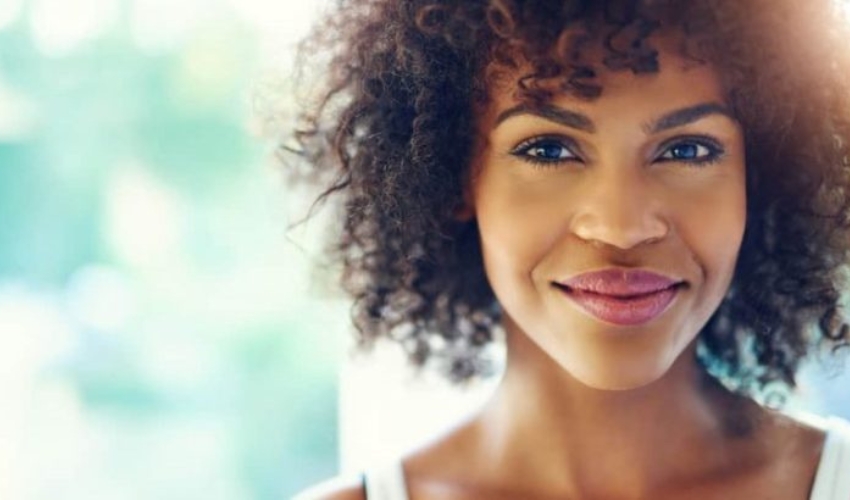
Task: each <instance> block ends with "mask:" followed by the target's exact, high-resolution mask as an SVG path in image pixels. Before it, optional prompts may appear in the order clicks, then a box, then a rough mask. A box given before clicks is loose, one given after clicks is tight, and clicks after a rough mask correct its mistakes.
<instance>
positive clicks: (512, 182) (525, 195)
mask: <svg viewBox="0 0 850 500" xmlns="http://www.w3.org/2000/svg"><path fill="white" fill-rule="evenodd" d="M519 182H520V183H522V181H519ZM534 192H535V190H534V189H518V188H517V179H511V178H509V177H508V178H504V177H500V176H495V175H494V176H487V175H486V174H485V175H484V176H482V178H480V179H479V180H478V183H477V186H476V190H475V195H474V203H475V212H476V218H477V221H478V229H479V233H480V238H481V248H482V252H483V256H484V265H485V269H486V272H487V277H488V279H489V280H490V284H491V286H492V288H493V290H494V292H495V293H496V296H497V297H498V298H499V301H500V302H502V303H503V304H507V303H514V302H517V301H524V300H526V299H527V297H529V295H528V294H527V292H528V291H529V290H530V289H531V288H533V287H534V286H535V284H534V280H533V276H534V273H535V269H537V268H538V267H539V265H540V263H541V261H542V260H543V259H544V258H545V256H546V255H547V254H548V253H549V251H550V249H551V247H552V246H553V245H555V244H556V243H557V241H558V240H559V238H560V236H561V232H562V231H561V229H560V228H559V223H558V220H559V215H558V214H557V213H555V211H556V210H554V209H555V208H556V207H557V204H555V205H554V206H553V205H552V204H545V203H541V198H540V197H539V196H532V195H531V193H534ZM523 297H525V298H526V299H523Z"/></svg>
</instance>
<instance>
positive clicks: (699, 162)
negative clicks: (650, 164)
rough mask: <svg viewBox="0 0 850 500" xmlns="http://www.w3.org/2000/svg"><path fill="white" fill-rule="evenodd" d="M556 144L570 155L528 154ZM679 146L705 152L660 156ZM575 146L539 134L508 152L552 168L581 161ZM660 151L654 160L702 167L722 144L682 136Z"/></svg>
mask: <svg viewBox="0 0 850 500" xmlns="http://www.w3.org/2000/svg"><path fill="white" fill-rule="evenodd" d="M551 146H556V147H560V148H563V149H564V150H565V151H566V152H567V154H569V155H570V156H567V157H564V158H553V159H544V158H541V157H538V156H532V155H530V154H528V153H529V152H530V151H531V150H533V149H535V148H543V147H551ZM681 146H696V147H697V148H704V149H705V150H707V153H705V154H703V155H702V156H700V157H697V158H695V159H686V158H678V159H677V158H662V156H664V155H666V154H668V153H670V152H671V151H672V150H673V149H674V148H676V147H681ZM574 149H575V146H574V145H573V144H572V141H570V140H567V139H566V138H564V137H560V136H539V137H532V138H531V139H528V140H525V141H523V142H521V143H520V144H518V145H517V146H516V147H515V148H513V149H512V150H511V152H510V154H512V155H513V156H516V157H519V158H521V159H522V160H523V161H526V162H528V163H530V164H531V165H532V166H534V167H538V168H553V167H557V166H558V165H560V164H562V163H565V162H573V161H581V157H579V155H577V154H576V153H575V152H574ZM660 149H661V153H660V154H658V155H656V157H655V159H656V161H660V162H664V163H666V162H678V163H685V164H689V165H691V166H694V167H704V166H708V165H711V164H714V163H717V162H718V161H719V160H720V159H721V158H722V157H723V155H724V153H725V150H724V149H723V146H722V145H721V144H720V142H718V141H717V140H716V139H713V138H711V137H708V136H702V135H697V136H684V137H676V138H674V139H671V140H669V141H667V142H665V143H664V144H663V145H662V146H661V148H660Z"/></svg>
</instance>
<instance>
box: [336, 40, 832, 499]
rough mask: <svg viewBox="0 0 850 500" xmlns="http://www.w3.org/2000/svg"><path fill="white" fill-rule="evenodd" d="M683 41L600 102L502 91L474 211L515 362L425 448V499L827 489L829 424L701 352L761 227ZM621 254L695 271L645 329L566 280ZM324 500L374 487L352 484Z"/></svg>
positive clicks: (712, 78) (419, 479) (411, 459)
mask: <svg viewBox="0 0 850 500" xmlns="http://www.w3.org/2000/svg"><path fill="white" fill-rule="evenodd" d="M663 42H664V40H658V41H657V44H656V46H659V48H660V49H661V57H660V62H661V71H660V72H659V73H657V74H650V75H639V76H638V75H634V74H631V73H628V72H617V73H613V72H603V73H602V74H601V75H600V81H601V84H602V85H603V88H604V91H603V95H602V97H600V98H599V99H596V100H594V101H581V100H579V99H576V98H574V97H571V96H569V95H559V96H557V97H556V98H555V99H554V100H553V101H552V102H551V103H549V104H550V105H551V106H552V107H551V108H549V109H548V110H547V111H546V112H543V113H541V112H540V111H539V110H534V111H532V110H529V109H525V108H521V107H520V108H517V106H518V105H520V103H519V102H518V101H516V100H515V99H514V97H513V91H512V90H513V89H511V88H510V87H505V88H495V89H493V92H492V100H491V102H490V104H489V106H488V108H487V109H486V110H484V111H483V113H482V115H481V120H480V123H479V130H480V134H479V135H480V138H481V141H480V144H479V146H478V152H477V155H476V161H475V164H474V167H475V169H474V170H475V175H474V177H473V179H472V181H471V184H470V190H469V196H468V198H469V207H468V209H467V210H468V214H467V216H470V217H475V218H476V219H477V221H478V224H479V228H480V235H481V243H482V248H483V253H484V260H485V268H486V271H487V276H488V279H489V280H490V283H491V285H492V287H493V290H494V292H495V293H496V295H497V297H498V299H499V302H500V304H501V305H502V307H503V310H504V327H505V329H506V331H507V339H508V364H507V369H506V373H505V376H504V379H503V381H502V383H501V384H500V386H499V388H498V389H497V392H496V394H495V395H494V396H493V398H492V399H491V401H490V402H489V403H488V404H487V405H486V406H485V407H484V408H483V409H482V410H481V412H480V413H478V414H477V415H476V416H475V417H473V418H472V419H470V420H469V421H467V422H464V423H463V424H461V425H459V426H458V427H456V428H454V429H453V430H451V431H450V432H448V433H447V434H446V435H444V436H442V437H440V438H439V439H436V440H435V441H434V442H433V443H431V444H430V445H428V446H426V447H424V448H422V449H419V450H417V451H415V452H414V453H412V454H410V455H409V456H408V457H406V458H405V460H404V467H405V474H406V479H407V483H408V492H409V495H410V497H411V499H413V500H418V499H471V498H489V499H501V498H505V499H507V498H522V499H535V498H539V499H550V498H551V499H555V498H559V499H564V498H570V499H576V498H580V499H597V498H601V499H668V498H669V499H673V498H693V499H715V498H716V499H729V498H748V499H750V498H752V499H757V498H765V499H767V498H770V499H795V500H804V499H806V498H808V496H809V492H810V489H811V485H812V481H813V479H814V474H815V470H816V465H817V462H818V460H819V456H820V451H821V448H822V445H823V438H824V436H823V435H822V433H821V432H820V431H818V430H815V429H812V428H809V427H806V426H803V425H802V424H799V423H797V422H795V421H792V420H789V419H787V418H786V417H783V416H780V415H778V414H776V413H774V412H770V411H768V410H765V409H762V408H760V407H758V406H756V405H755V404H754V403H752V402H750V401H749V400H747V399H745V398H740V397H737V396H734V395H732V394H730V393H729V392H728V391H726V390H725V389H724V388H722V387H720V386H719V385H718V384H716V383H714V382H713V381H712V380H711V379H710V378H709V377H708V376H707V375H705V374H704V373H703V372H702V370H701V368H699V366H698V365H697V363H696V360H695V341H696V338H697V335H698V333H699V331H700V328H702V326H703V325H704V324H705V322H706V321H707V320H708V319H709V317H710V316H711V314H712V313H713V312H714V311H715V310H716V308H717V307H718V305H719V304H720V302H721V301H722V299H723V297H724V295H725V293H726V291H727V289H728V286H729V283H730V281H731V279H732V276H733V272H734V268H735V262H736V259H737V255H738V250H739V247H740V243H741V239H742V236H743V232H744V227H745V221H746V182H745V171H746V166H745V162H744V158H745V155H744V146H743V133H742V130H741V128H740V126H739V125H738V123H737V122H736V121H735V120H734V119H732V118H731V117H730V116H728V115H727V114H725V113H724V111H723V110H724V99H723V92H722V89H721V88H720V85H719V84H718V79H717V76H716V74H715V73H714V72H713V71H712V69H711V68H710V67H709V66H704V65H703V66H695V65H693V64H689V63H687V62H686V61H684V60H682V59H680V58H679V57H678V56H676V55H674V53H673V52H672V51H669V50H666V49H665V47H664V46H665V44H664V43H663ZM700 106H702V107H700ZM694 109H697V110H702V111H707V110H708V112H704V113H694V112H693V110H694ZM682 110H691V112H690V113H682ZM569 113H573V114H580V115H581V116H582V117H583V118H582V119H576V116H574V115H573V114H569ZM676 113H678V115H677V114H676ZM541 114H542V115H543V116H541ZM671 117H672V118H679V119H678V120H675V119H671ZM665 118H666V120H665ZM577 127H578V128H577ZM541 136H545V137H547V139H545V141H541V140H540V139H539V137H541ZM535 138H537V139H535ZM706 138H708V139H706ZM529 140H531V141H532V142H531V143H529ZM535 141H536V142H535ZM709 145H710V146H712V147H714V148H715V149H714V150H712V149H711V148H708V147H706V146H709ZM709 150H712V151H714V153H716V154H713V157H712V161H710V162H698V161H696V160H695V159H694V157H698V158H702V157H704V156H705V155H706V154H707V152H710V151H709ZM540 157H544V159H545V158H548V159H557V161H551V162H547V163H545V164H543V165H538V164H536V163H535V161H537V160H540ZM610 267H617V268H640V269H647V270H651V271H653V272H656V273H660V274H663V275H665V276H669V277H672V278H675V279H676V280H678V281H680V282H682V283H683V284H682V286H681V288H680V291H679V292H678V294H677V296H676V298H675V299H674V301H673V303H672V304H671V305H670V306H669V307H668V308H667V309H666V310H665V311H664V312H663V313H662V314H661V315H660V316H658V317H657V318H655V319H653V320H652V321H649V322H647V323H644V324H641V325H637V326H621V325H614V324H611V323H607V322H605V321H601V320H599V319H598V318H595V317H593V316H592V315H590V314H588V313H587V312H585V311H584V310H582V309H581V308H580V307H578V306H577V305H576V304H574V303H573V302H572V301H571V300H570V299H568V298H567V297H566V296H565V295H564V293H563V292H562V291H560V290H559V289H558V288H557V287H555V286H553V283H554V282H556V281H559V280H563V279H566V278H569V277H571V276H575V275H577V274H580V273H583V272H586V271H595V270H599V269H605V268H610ZM518 409H521V411H517V410H518ZM319 498H335V499H354V498H358V499H359V498H363V496H362V491H361V490H360V487H359V486H358V485H354V484H348V485H345V484H343V485H336V486H334V487H333V488H332V491H331V492H330V493H327V494H324V495H320V496H319Z"/></svg>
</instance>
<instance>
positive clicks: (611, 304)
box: [558, 286, 679, 326]
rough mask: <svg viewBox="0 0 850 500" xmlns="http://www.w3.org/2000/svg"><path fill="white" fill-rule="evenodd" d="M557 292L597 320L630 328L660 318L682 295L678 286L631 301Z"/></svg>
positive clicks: (570, 292) (597, 295) (591, 294)
mask: <svg viewBox="0 0 850 500" xmlns="http://www.w3.org/2000/svg"><path fill="white" fill-rule="evenodd" d="M558 289H559V290H561V291H562V292H563V293H564V294H565V295H566V296H567V297H568V298H570V299H571V300H572V301H573V302H575V303H576V304H578V305H579V307H581V308H582V309H584V310H585V311H586V312H587V313H589V314H590V315H591V316H593V317H595V318H596V319H599V320H600V321H604V322H606V323H613V324H615V325H630V326H633V325H642V324H644V323H648V322H650V321H652V320H654V319H655V318H657V317H658V316H661V314H662V313H664V311H666V310H667V308H668V307H669V306H670V304H672V303H673V300H674V299H675V298H676V295H677V294H678V293H679V287H678V286H673V287H671V288H666V289H664V290H660V291H658V292H654V293H649V294H645V295H640V296H636V297H629V298H624V297H614V296H612V295H601V294H597V293H589V292H581V291H576V290H567V289H565V288H561V287H558Z"/></svg>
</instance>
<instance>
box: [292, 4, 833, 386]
mask: <svg viewBox="0 0 850 500" xmlns="http://www.w3.org/2000/svg"><path fill="white" fill-rule="evenodd" d="M841 14H842V11H841V10H840V8H839V3H838V2H837V1H835V0H809V1H806V2H800V1H799V0H747V1H741V0H644V1H639V0H616V1H615V0H611V1H590V0H584V1H582V0H574V1H569V0H563V1H533V0H525V1H523V0H339V1H337V2H336V6H335V8H334V9H333V12H332V13H330V14H329V15H327V17H326V18H325V20H324V22H323V23H322V24H320V25H319V26H317V28H316V29H315V32H314V34H313V36H312V37H311V38H310V39H308V40H307V41H306V42H305V43H304V45H303V46H302V56H305V55H308V54H309V56H310V58H314V57H315V56H316V54H325V55H328V56H329V57H330V59H329V64H328V66H327V74H326V77H327V79H326V84H327V87H326V91H325V92H324V93H323V94H322V98H321V100H320V102H319V104H317V105H316V106H314V107H312V108H310V109H307V110H305V111H304V112H303V114H302V115H301V119H302V128H301V129H300V131H299V132H298V133H297V134H296V139H297V144H298V147H297V148H294V151H295V152H296V153H298V155H300V157H302V158H304V159H306V161H307V163H308V164H309V165H311V167H312V169H314V170H313V171H314V173H318V174H321V175H320V178H322V179H324V180H325V181H326V182H327V183H328V184H325V188H324V191H323V193H322V195H321V196H320V200H324V199H325V198H328V197H332V196H335V197H340V201H341V202H342V203H341V206H342V218H341V221H342V227H341V228H340V229H341V231H340V233H338V234H339V239H337V240H335V241H334V242H333V245H332V252H333V255H335V256H337V257H338V258H339V259H340V261H341V262H342V265H343V283H344V285H345V288H346V290H347V291H348V292H350V294H351V295H352V296H353V299H354V306H353V319H354V323H355V325H356V327H357V332H358V333H357V335H358V339H359V343H360V345H361V346H364V347H368V346H370V345H372V344H373V343H374V341H375V340H376V339H378V338H381V337H387V338H392V339H395V340H397V341H398V342H399V343H400V344H401V345H402V346H403V347H404V349H405V350H406V352H407V353H408V355H409V357H410V359H411V360H412V361H413V363H415V364H416V365H420V366H421V365H424V364H426V363H430V362H434V363H436V364H437V365H438V366H439V367H440V369H442V370H444V371H445V373H446V374H447V375H448V376H449V377H450V378H451V379H453V380H455V381H461V380H466V379H469V378H470V377H473V376H476V375H481V374H483V373H487V372H488V371H490V369H491V366H490V364H489V363H488V358H487V356H486V355H485V354H484V352H485V348H486V347H487V346H488V345H489V344H491V343H492V342H493V339H494V332H495V330H496V328H498V325H499V314H500V308H499V305H498V303H497V302H496V299H495V297H494V296H493V293H492V291H491V289H490V287H489V285H488V283H487V279H486V276H485V274H484V270H483V264H482V259H481V249H480V247H479V240H478V231H477V227H476V223H475V221H474V220H472V221H463V220H459V219H458V218H457V217H456V216H455V214H456V211H457V209H458V207H460V206H462V205H463V190H464V186H465V183H466V182H467V180H468V178H469V175H470V172H469V169H470V158H471V154H472V147H473V141H474V139H475V137H474V130H475V127H474V124H475V119H476V112H477V111H478V110H480V109H481V106H482V105H484V104H486V103H487V99H488V95H487V89H488V88H489V86H490V85H492V84H493V82H494V81H496V80H497V79H500V78H503V77H504V76H505V75H509V76H510V75H516V74H517V73H516V72H517V70H518V68H520V67H522V68H530V69H528V70H527V71H525V72H524V73H523V74H521V75H520V76H519V77H518V78H517V80H516V83H517V85H518V87H517V88H518V91H519V94H520V95H521V96H522V98H523V99H526V100H528V101H529V102H530V103H535V102H545V101H546V100H547V99H549V98H551V97H552V92H571V93H573V94H575V95H577V96H580V97H582V98H585V99H593V98H595V97H597V96H598V95H600V94H601V93H602V92H604V89H603V88H601V87H600V86H599V85H598V84H597V82H596V80H595V78H594V77H595V75H596V72H597V71H598V69H599V67H600V65H604V66H605V67H607V68H609V69H615V70H622V71H633V72H635V73H642V72H654V71H658V70H659V67H658V61H657V50H656V49H655V48H654V47H653V46H652V44H651V43H650V40H649V37H650V35H651V34H653V33H655V32H657V31H659V30H665V33H673V34H675V35H676V39H677V40H679V41H680V42H681V43H680V50H681V52H682V54H683V55H685V56H687V57H688V58H689V59H690V60H692V61H694V63H695V64H706V63H707V64H711V65H712V66H713V67H714V68H715V69H716V71H717V73H718V74H719V76H720V79H721V83H722V85H723V88H724V89H725V92H726V94H727V98H728V104H729V106H730V108H731V109H732V110H733V113H734V115H735V117H736V118H737V119H738V121H739V122H740V123H741V124H742V127H743V130H744V134H745V146H746V152H747V158H746V160H747V196H748V219H747V228H746V233H745V237H744V243H743V246H742V248H741V253H740V257H739V261H738V267H737V269H736V273H735V276H734V279H733V283H732V286H731V288H730V290H729V293H728V295H727V297H726V298H725V300H724V301H723V303H722V304H721V306H720V308H719V309H718V310H717V311H716V313H715V314H714V316H713V317H712V318H711V319H710V320H709V322H708V324H707V325H706V326H705V327H704V329H703V331H702V332H701V334H700V347H701V349H700V360H701V361H702V363H703V364H704V365H705V366H707V367H708V368H710V369H711V370H712V372H713V373H715V374H716V375H718V376H720V377H721V378H723V379H724V380H725V381H726V382H727V384H730V385H732V386H733V387H735V388H736V389H738V390H740V391H742V392H750V393H752V392H755V391H757V390H758V389H760V388H763V387H764V386H765V385H766V384H768V383H771V382H781V383H783V384H786V385H788V386H793V385H794V383H795V373H796V372H797V369H798V366H799V364H800V362H801V360H802V359H803V358H804V357H805V356H806V355H807V354H809V353H810V352H812V351H813V350H817V349H824V348H826V350H827V351H830V350H833V351H834V350H837V349H838V347H839V346H843V345H846V344H847V343H848V326H847V324H846V323H845V321H844V319H843V317H842V315H841V314H840V311H839V307H840V299H841V290H842V287H843V286H844V284H845V283H844V280H843V272H844V269H845V266H846V264H847V260H848V247H849V246H848V242H850V240H848V234H850V233H848V231H849V230H850V210H848V209H850V197H849V196H850V194H849V193H848V189H847V188H848V186H849V185H850V146H848V141H850V120H848V118H850V82H848V76H850V56H848V53H850V51H848V50H847V48H846V40H847V39H848V38H847V35H848V31H847V25H848V20H847V19H846V17H844V16H842V15H841ZM595 41H601V43H602V45H603V48H604V55H603V58H602V60H600V61H590V60H588V57H586V53H587V47H588V46H589V45H590V44H592V43H594V42H595ZM305 60H306V58H305ZM553 89H554V90H553ZM287 151H288V152H292V151H293V149H291V148H287ZM288 163H290V164H291V162H288ZM706 210H709V211H710V207H706Z"/></svg>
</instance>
